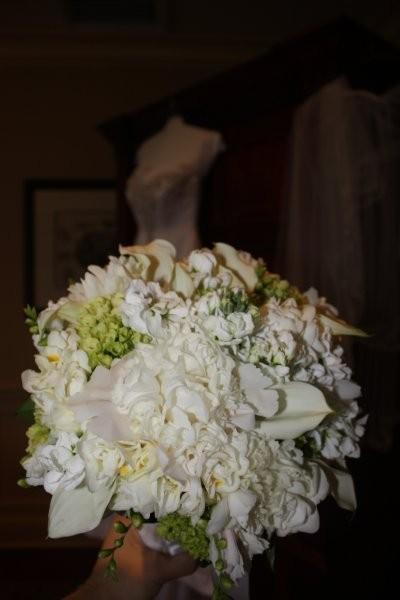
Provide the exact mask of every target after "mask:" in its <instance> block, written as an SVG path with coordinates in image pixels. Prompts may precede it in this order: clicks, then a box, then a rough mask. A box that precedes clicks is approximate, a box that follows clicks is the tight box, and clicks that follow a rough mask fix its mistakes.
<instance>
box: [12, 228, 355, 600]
mask: <svg viewBox="0 0 400 600" xmlns="http://www.w3.org/2000/svg"><path fill="white" fill-rule="evenodd" d="M120 251H121V256H120V257H118V258H115V257H111V258H110V262H109V264H108V265H107V266H106V267H105V268H104V269H103V268H99V267H96V266H92V267H89V270H88V272H87V273H86V275H85V277H84V279H82V281H81V282H80V283H76V284H74V285H72V286H71V287H70V288H69V293H68V296H67V297H65V298H61V299H60V300H59V301H58V302H57V303H53V302H50V303H49V306H48V308H46V309H45V310H43V311H42V312H41V313H40V314H39V316H37V315H36V313H35V311H33V310H32V309H29V311H28V322H29V325H30V328H31V331H32V333H33V341H34V344H35V348H36V351H37V354H36V357H35V359H36V364H37V370H36V371H32V370H29V371H25V372H24V373H23V375H22V381H23V386H24V388H25V390H26V391H27V392H29V393H30V394H31V401H32V402H33V406H34V419H35V421H34V424H33V425H32V426H31V427H30V428H29V429H28V431H27V436H28V439H29V445H28V448H27V452H28V455H27V456H26V457H25V458H24V459H23V460H22V464H23V466H24V468H25V469H26V479H25V480H23V482H24V483H25V484H27V485H29V486H37V485H42V486H43V487H44V488H45V490H46V491H47V492H49V493H50V494H51V495H52V499H51V504H50V511H49V536H50V537H52V538H57V537H62V536H70V535H74V534H77V533H81V532H86V531H89V530H91V529H93V528H94V527H96V526H97V525H98V524H99V522H100V521H101V519H102V517H103V515H104V514H105V513H107V512H109V511H117V512H124V513H126V514H127V515H130V516H131V517H132V520H133V522H134V523H136V524H137V523H140V522H142V521H146V520H150V519H151V520H153V522H154V521H156V522H157V532H158V534H159V535H160V536H161V537H163V538H165V539H166V540H168V541H170V542H176V543H178V544H179V545H180V546H181V547H182V548H184V549H185V550H187V551H188V552H189V553H191V554H192V555H193V556H194V557H195V558H198V559H200V560H202V561H210V562H211V563H212V564H213V565H214V567H215V570H216V572H217V573H218V584H217V592H216V594H217V595H218V594H219V597H222V596H223V595H224V593H225V591H224V590H226V589H228V588H229V587H230V586H231V585H233V583H234V582H235V581H236V580H237V579H238V578H240V577H241V576H242V575H243V573H244V570H245V568H246V565H248V564H249V561H250V560H251V558H252V556H253V555H254V554H258V553H261V552H263V551H264V550H265V549H267V548H268V546H269V544H270V539H271V537H272V536H273V534H276V535H278V536H286V535H288V534H290V533H295V532H298V531H303V532H309V533H312V532H315V531H316V530H317V529H318V526H319V521H318V504H319V502H320V501H321V500H323V499H324V498H325V497H326V496H327V495H328V494H329V493H331V494H333V495H334V497H335V498H336V500H337V501H338V503H339V505H340V506H342V507H344V508H347V509H352V508H354V506H355V497H354V490H353V485H352V480H351V477H350V475H349V474H348V472H347V470H346V465H345V459H346V457H347V456H350V457H357V456H358V455H359V446H358V441H359V438H360V436H361V435H362V434H363V431H364V423H365V418H359V409H358V405H357V402H356V398H357V397H358V396H359V394H360V388H359V386H358V385H357V384H355V383H354V382H353V381H351V371H350V369H349V367H348V366H346V364H345V363H344V362H343V360H342V352H343V351H342V348H341V346H340V345H339V343H338V335H347V334H353V335H361V334H362V332H360V331H359V330H357V329H354V328H352V327H350V326H348V325H347V324H346V323H344V322H343V321H341V320H339V319H338V318H337V315H336V311H335V310H334V309H333V308H332V307H331V306H330V305H328V304H326V303H325V301H324V299H321V298H318V296H317V294H316V292H315V290H311V292H309V293H308V294H305V295H303V294H300V292H299V291H298V290H297V289H295V288H294V287H292V286H290V285H289V284H288V283H287V282H286V281H283V280H281V279H280V278H279V277H278V276H277V275H272V274H271V273H269V272H268V271H267V270H266V267H265V265H264V264H263V262H262V261H260V260H258V261H257V260H255V259H253V258H252V257H251V256H250V255H248V254H246V253H243V252H238V251H236V250H235V249H234V248H232V247H230V246H228V245H226V244H222V243H219V244H216V245H215V247H214V249H213V250H208V249H202V250H196V251H194V252H192V253H191V254H190V256H189V257H188V258H187V260H184V261H181V262H179V261H178V262H177V261H176V260H175V249H174V248H173V246H172V245H171V244H169V243H168V242H166V241H163V240H156V241H154V242H152V243H151V244H149V245H147V246H133V247H127V248H121V249H120ZM121 526H122V523H121ZM120 533H121V534H123V533H124V531H123V530H122V529H121V531H120ZM122 541H123V537H122V538H121V541H119V542H118V543H119V545H121V544H122ZM107 552H108V554H109V555H110V557H111V562H110V564H111V569H112V568H114V566H115V563H113V558H112V556H113V552H114V550H110V551H106V552H105V554H107ZM103 554H104V551H103Z"/></svg>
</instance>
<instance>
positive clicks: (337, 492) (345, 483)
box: [318, 461, 357, 511]
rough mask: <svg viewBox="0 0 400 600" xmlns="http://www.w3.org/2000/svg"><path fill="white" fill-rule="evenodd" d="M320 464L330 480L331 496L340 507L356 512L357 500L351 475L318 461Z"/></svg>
mask: <svg viewBox="0 0 400 600" xmlns="http://www.w3.org/2000/svg"><path fill="white" fill-rule="evenodd" d="M318 463H319V465H320V466H321V468H322V469H323V470H324V472H325V474H326V476H327V478H328V481H329V485H330V488H331V494H332V496H333V497H334V499H335V500H336V502H337V504H338V506H340V508H344V509H345V510H351V511H354V510H356V508H357V498H356V492H355V489H354V481H353V478H352V476H351V475H350V473H349V472H348V471H346V470H345V469H337V468H336V467H333V466H331V465H328V464H326V463H324V462H322V461H318Z"/></svg>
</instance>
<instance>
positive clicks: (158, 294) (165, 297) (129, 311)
mask: <svg viewBox="0 0 400 600" xmlns="http://www.w3.org/2000/svg"><path fill="white" fill-rule="evenodd" d="M119 310H120V313H121V316H122V320H123V322H124V324H125V325H128V326H129V327H131V328H132V329H134V330H136V331H139V332H140V333H145V334H148V335H151V336H153V337H155V338H166V337H168V335H169V334H170V331H171V326H172V325H173V324H174V323H176V322H178V321H180V320H181V319H183V318H185V317H186V315H187V312H188V311H187V307H186V304H185V303H184V302H183V300H182V299H181V298H180V297H179V296H178V295H177V294H176V293H175V292H166V293H164V292H163V291H162V289H161V287H160V285H159V283H155V282H150V283H147V284H146V283H144V282H143V281H142V280H140V279H137V280H135V281H132V283H131V284H130V285H129V287H128V290H127V292H126V295H125V300H124V302H122V303H121V305H120V307H119Z"/></svg>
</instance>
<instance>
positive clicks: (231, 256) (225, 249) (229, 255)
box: [214, 242, 257, 292]
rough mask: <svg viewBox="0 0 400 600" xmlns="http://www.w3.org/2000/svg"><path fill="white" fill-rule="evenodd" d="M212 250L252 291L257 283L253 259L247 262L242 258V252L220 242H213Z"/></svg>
mask: <svg viewBox="0 0 400 600" xmlns="http://www.w3.org/2000/svg"><path fill="white" fill-rule="evenodd" d="M214 251H215V253H216V254H217V255H218V256H222V258H223V260H224V263H225V266H226V267H228V269H230V270H231V271H233V273H234V274H235V275H237V276H238V277H239V279H241V281H243V282H244V283H245V285H246V287H247V289H248V290H249V291H251V292H252V291H253V290H254V288H255V287H256V284H257V275H256V269H255V264H254V263H255V261H254V259H251V260H250V261H249V262H247V261H245V260H243V256H244V254H243V253H241V252H238V250H236V249H235V248H233V247H232V246H229V245H228V244H223V243H221V242H218V243H217V244H215V246H214Z"/></svg>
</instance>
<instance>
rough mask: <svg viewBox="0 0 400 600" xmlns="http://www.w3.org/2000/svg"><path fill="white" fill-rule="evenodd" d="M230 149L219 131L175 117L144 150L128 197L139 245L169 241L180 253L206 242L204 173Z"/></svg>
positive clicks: (134, 171)
mask: <svg viewBox="0 0 400 600" xmlns="http://www.w3.org/2000/svg"><path fill="white" fill-rule="evenodd" d="M223 148H224V145H223V142H222V138H221V135H220V134H219V133H218V132H216V131H211V130H208V129H202V128H200V127H194V126H193V125H188V124H187V123H185V122H184V121H183V119H182V118H181V117H173V118H171V119H170V120H169V121H168V122H167V123H166V124H165V126H164V127H163V129H162V130H161V131H160V132H158V133H157V134H155V135H154V136H153V137H151V138H150V139H148V140H146V141H145V142H144V143H143V144H142V146H141V147H140V148H139V150H138V152H137V155H136V166H135V169H134V170H133V172H132V174H131V176H130V177H129V179H128V181H127V186H126V197H127V200H128V204H129V206H130V208H131V210H132V213H133V215H134V218H135V220H136V222H137V224H138V235H137V238H136V240H135V243H137V244H146V243H148V242H150V241H151V240H154V239H157V238H158V239H166V240H168V241H169V242H171V243H172V244H174V246H175V248H176V250H177V256H178V257H184V256H187V255H188V254H189V253H190V252H191V251H192V250H193V249H194V248H197V247H198V246H199V244H200V239H199V234H198V229H197V211H198V205H199V191H200V182H201V179H202V177H203V176H204V175H205V173H206V172H207V171H208V169H209V168H210V166H211V164H212V163H213V161H214V160H215V158H216V157H217V155H218V153H219V152H221V151H222V150H223Z"/></svg>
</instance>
